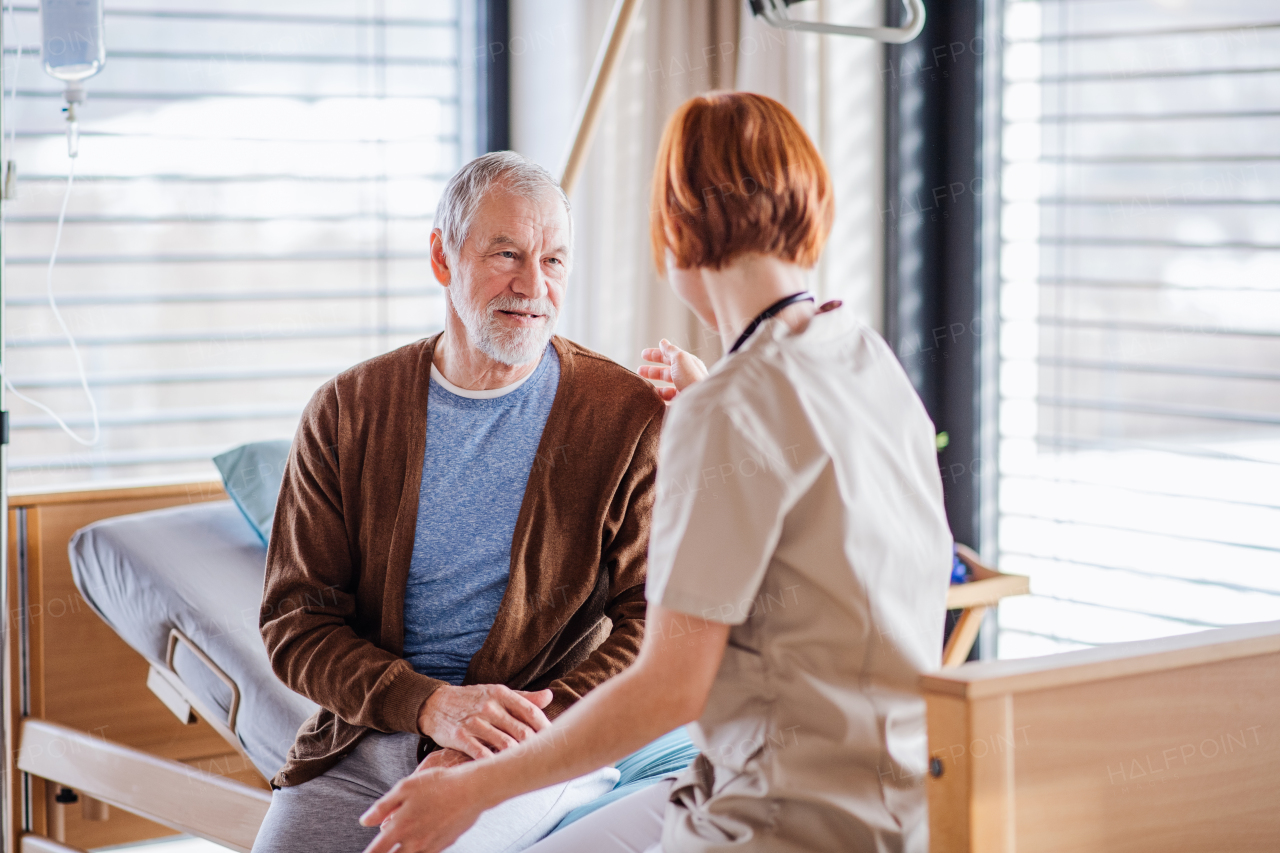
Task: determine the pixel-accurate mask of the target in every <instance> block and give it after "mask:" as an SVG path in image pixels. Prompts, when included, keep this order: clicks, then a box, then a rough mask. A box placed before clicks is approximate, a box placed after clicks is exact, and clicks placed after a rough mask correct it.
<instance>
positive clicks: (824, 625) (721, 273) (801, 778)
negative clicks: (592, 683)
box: [361, 92, 951, 853]
mask: <svg viewBox="0 0 1280 853" xmlns="http://www.w3.org/2000/svg"><path fill="white" fill-rule="evenodd" d="M831 196H832V190H831V184H830V180H829V178H828V176H827V170H826V167H825V166H824V164H823V162H822V159H821V157H820V156H819V155H818V152H817V151H816V150H815V148H814V146H813V144H812V142H810V140H809V138H808V137H807V136H806V135H805V132H804V130H803V129H802V128H801V127H800V124H799V123H798V122H797V121H796V119H795V117H794V116H792V115H791V114H790V113H789V112H788V111H787V110H786V108H785V107H783V106H782V105H781V104H779V103H777V102H776V101H773V100H771V99H769V98H766V97H763V96H760V95H753V94H747V93H738V92H735V93H715V94H710V95H707V96H704V97H697V98H694V99H692V100H690V101H689V102H687V103H686V104H684V105H683V106H682V107H680V109H679V110H677V111H676V113H675V115H674V116H672V118H671V120H670V122H669V123H668V124H667V127H666V130H665V133H664V136H663V139H662V144H661V148H660V151H659V154H658V161H657V166H656V169H655V174H654V184H653V210H654V220H653V234H652V239H653V248H654V253H655V255H656V257H657V258H658V259H660V260H662V261H665V266H666V269H667V274H668V277H669V279H670V282H671V285H672V287H674V288H675V291H676V293H677V294H678V295H679V296H680V298H681V299H682V300H683V301H684V302H685V303H687V304H688V305H689V307H690V308H691V309H693V311H694V312H695V313H696V314H697V315H698V317H699V318H701V319H702V321H703V322H704V323H706V324H707V325H708V326H709V327H711V328H713V329H716V330H718V332H719V334H720V336H721V340H722V341H725V342H728V343H729V347H728V348H727V349H728V352H727V354H726V355H725V356H724V358H723V359H721V360H720V361H719V362H717V363H716V364H715V366H714V368H713V369H712V370H711V371H710V373H709V375H706V377H705V378H701V379H700V381H696V382H693V381H692V380H697V379H699V378H700V375H701V373H702V371H701V370H700V364H699V363H698V362H696V360H694V359H693V358H692V357H691V356H689V355H687V354H685V353H682V352H680V351H679V350H677V349H676V348H674V347H672V346H670V345H669V344H666V342H663V347H662V349H661V351H660V354H659V353H658V352H655V351H653V350H649V351H647V352H646V354H645V355H646V357H647V358H649V359H650V360H655V361H656V360H659V355H660V360H661V361H662V362H663V363H664V365H663V366H651V367H648V368H647V369H646V371H645V372H646V373H647V374H648V375H649V376H650V378H672V379H675V380H676V383H675V384H676V389H677V391H678V393H676V392H673V391H672V390H671V389H668V393H667V394H666V396H668V397H674V399H673V401H672V403H671V407H670V411H669V412H668V413H667V419H666V424H665V426H664V429H663V433H662V448H661V453H660V456H659V459H660V462H659V467H658V499H657V503H656V505H655V507H654V511H653V512H654V518H653V527H652V533H651V535H652V539H651V541H650V545H649V578H648V584H647V588H646V589H647V597H648V600H649V613H648V621H647V631H646V636H645V639H644V645H643V647H642V649H641V651H640V654H639V657H638V658H637V660H636V662H635V663H634V664H633V665H632V666H631V668H630V669H629V670H627V671H626V672H624V673H622V674H621V675H618V676H617V677H615V678H613V679H612V680H610V681H608V682H606V683H605V684H603V685H602V686H600V687H597V688H596V689H595V690H594V691H593V692H592V693H591V694H589V695H588V696H587V697H586V698H585V699H583V700H582V701H581V702H579V703H578V704H576V705H575V706H574V707H573V708H572V709H570V710H569V711H567V712H566V713H565V714H564V715H563V716H561V717H559V718H558V719H557V720H556V721H555V723H554V725H553V726H552V727H551V728H549V729H547V730H546V731H544V732H542V733H540V734H538V735H537V736H535V737H533V738H531V739H529V740H527V741H525V742H524V743H522V744H520V745H518V746H512V747H510V748H508V749H506V750H505V751H503V752H500V753H498V754H497V755H495V756H493V757H491V758H486V759H484V760H481V761H476V762H471V763H467V764H462V765H459V766H456V767H452V768H439V767H437V768H432V767H429V766H427V767H424V768H421V769H420V770H419V771H418V772H417V773H415V774H414V775H412V776H410V777H408V778H407V779H405V780H403V781H401V782H400V783H399V784H397V785H396V786H395V788H393V789H392V790H391V791H390V792H389V793H388V794H387V795H386V796H385V797H383V798H382V799H381V800H380V801H378V803H376V804H375V805H374V806H373V808H371V809H370V810H369V811H368V812H367V813H366V814H365V815H364V816H363V817H362V818H361V821H362V823H364V824H365V825H368V826H372V825H375V824H381V826H382V832H381V833H380V834H379V836H378V838H377V839H376V840H375V841H374V842H373V843H372V844H371V845H370V846H369V848H368V853H390V851H392V850H393V849H396V848H397V845H398V853H419V851H428V852H429V853H434V852H435V851H439V850H443V849H444V848H446V847H448V846H449V845H450V843H452V842H453V841H454V840H455V839H457V838H458V837H459V836H460V835H461V833H462V832H463V831H464V830H466V829H467V828H468V827H469V826H470V825H471V823H472V822H473V821H474V820H475V819H476V817H477V816H478V815H479V814H480V812H481V811H483V810H484V809H486V808H489V807H491V806H493V805H495V804H497V803H499V802H502V801H503V800H505V799H507V798H509V797H513V796H515V795H517V794H520V793H523V792H525V791H531V790H535V789H538V788H542V787H544V786H547V785H550V784H552V783H555V782H559V781H563V780H566V779H572V778H574V777H576V776H580V775H582V774H583V773H587V772H589V771H591V770H593V769H595V768H597V767H600V766H602V765H605V764H607V763H609V762H611V761H614V760H616V759H618V758H620V757H622V756H624V755H626V754H628V753H629V752H631V751H633V750H636V749H638V748H639V747H641V746H643V745H644V744H646V743H648V742H650V741H652V740H653V739H654V738H656V737H658V736H659V735H662V734H664V733H665V732H667V731H669V730H671V729H673V728H675V727H676V726H679V725H681V724H684V723H689V722H691V721H696V722H694V723H693V725H692V726H691V727H690V730H691V735H692V736H693V739H694V742H695V743H696V744H697V745H698V746H699V748H700V749H701V755H700V756H699V758H698V759H696V760H695V761H694V763H693V764H692V765H690V767H689V768H688V770H686V771H685V772H684V774H683V775H681V776H680V777H679V778H677V779H675V780H674V781H665V782H662V783H660V784H658V785H656V786H654V787H652V788H649V789H646V790H643V791H640V792H639V793H636V794H633V795H631V796H629V797H626V798H623V799H621V800H618V801H616V802H614V803H612V804H610V805H608V806H605V807H604V808H603V809H601V810H599V811H597V812H595V813H593V814H592V815H589V816H588V817H586V818H584V819H582V820H580V821H578V822H577V823H574V824H572V825H570V826H569V827H567V828H566V829H564V830H562V831H560V832H557V833H555V834H553V835H551V836H549V837H548V838H546V839H545V840H543V841H541V842H539V843H538V844H536V845H534V846H533V847H532V848H529V849H530V853H567V851H580V853H610V851H634V853H640V852H641V851H652V853H656V852H657V851H659V850H661V851H665V852H666V853H695V851H696V852H697V853H709V851H740V853H747V851H751V853H757V851H760V852H761V853H763V851H768V853H781V851H796V852H797V853H799V851H806V852H807V853H811V852H812V851H840V853H848V851H921V853H923V851H925V850H926V849H927V831H928V830H927V824H928V821H927V819H926V811H925V795H924V772H925V768H926V759H927V756H926V752H927V745H926V737H925V719H924V718H925V706H924V701H923V699H922V697H921V695H920V692H919V689H918V687H917V679H918V676H919V675H920V674H921V673H922V672H924V671H926V670H930V669H934V668H936V667H938V665H939V663H940V654H941V644H942V632H943V620H944V615H945V603H946V593H947V585H948V581H949V567H950V564H951V536H950V533H949V531H948V528H947V524H946V520H945V517H944V514H943V507H942V486H941V482H940V478H939V474H938V468H937V460H936V456H935V449H934V430H933V425H932V423H930V421H929V418H928V416H927V415H926V414H925V411H924V408H923V406H922V405H921V403H920V400H919V399H918V398H917V397H916V395H915V393H914V391H913V390H912V388H911V385H910V383H909V382H908V380H907V377H906V375H905V373H904V372H903V370H902V368H901V367H900V366H899V364H898V362H897V361H896V360H895V358H894V356H893V354H892V352H890V350H889V348H888V346H887V345H886V344H885V342H884V341H883V340H882V339H881V338H880V337H879V336H878V335H876V334H875V332H873V331H871V330H870V329H868V328H867V327H865V326H863V325H861V324H860V323H859V322H858V321H857V320H855V319H854V318H853V317H852V316H851V315H850V312H849V311H848V309H842V308H840V307H839V303H834V302H829V303H827V304H826V305H823V306H821V307H815V304H814V302H813V298H812V297H811V296H810V295H809V294H808V293H807V292H806V291H805V287H804V282H805V273H806V271H807V270H808V269H810V268H812V267H813V265H814V264H815V263H817V261H818V255H819V252H820V251H821V248H822V245H823V243H824V241H825V240H826V237H827V234H828V232H829V230H830V227H831V220H832V216H833V210H832V204H833V202H832V197H831ZM681 385H684V386H685V387H684V390H678V389H679V388H680V386H681ZM533 652H534V650H532V649H531V650H530V653H531V654H532V653H533ZM424 764H427V765H429V764H430V759H428V760H427V762H424Z"/></svg>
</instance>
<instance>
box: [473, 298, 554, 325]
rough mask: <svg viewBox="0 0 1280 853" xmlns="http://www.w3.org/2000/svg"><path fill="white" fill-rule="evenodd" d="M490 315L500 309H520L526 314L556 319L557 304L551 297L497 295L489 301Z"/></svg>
mask: <svg viewBox="0 0 1280 853" xmlns="http://www.w3.org/2000/svg"><path fill="white" fill-rule="evenodd" d="M488 310H489V315H490V316H492V315H493V314H494V313H496V312H498V311H519V312H522V313H525V314H537V315H539V316H542V317H546V318H547V319H548V320H551V321H554V320H555V319H556V314H557V312H556V306H555V305H553V304H552V303H551V300H550V299H547V298H546V297H542V298H541V299H522V298H521V297H519V296H505V295H504V296H495V297H494V298H493V299H492V300H490V301H489V309H488Z"/></svg>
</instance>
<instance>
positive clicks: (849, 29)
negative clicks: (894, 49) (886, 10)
mask: <svg viewBox="0 0 1280 853" xmlns="http://www.w3.org/2000/svg"><path fill="white" fill-rule="evenodd" d="M794 2H798V0H791V2H787V0H751V11H752V12H754V13H755V14H757V15H759V16H760V17H762V18H764V19H765V21H767V22H768V23H769V24H771V25H772V26H775V27H777V28H779V29H782V30H803V31H805V32H810V33H825V34H827V35H834V36H861V37H862V38H869V39H872V40H874V41H878V42H884V43H885V44H906V43H907V42H909V41H911V40H912V39H914V38H915V37H916V36H918V35H920V31H921V30H923V29H924V2H923V0H902V5H903V6H905V7H906V9H907V20H906V21H905V22H904V23H903V24H902V26H900V27H853V26H847V25H845V24H825V23H822V22H820V21H797V20H794V19H792V18H791V17H790V16H789V15H788V14H787V6H789V5H791V3H794Z"/></svg>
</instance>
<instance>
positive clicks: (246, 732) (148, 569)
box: [69, 501, 316, 779]
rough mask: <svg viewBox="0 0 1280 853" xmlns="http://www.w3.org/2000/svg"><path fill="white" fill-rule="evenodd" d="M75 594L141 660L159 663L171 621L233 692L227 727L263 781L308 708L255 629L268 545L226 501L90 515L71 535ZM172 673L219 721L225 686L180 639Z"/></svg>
mask: <svg viewBox="0 0 1280 853" xmlns="http://www.w3.org/2000/svg"><path fill="white" fill-rule="evenodd" d="M69 550H70V555H71V571H72V574H73V575H74V577H75V582H76V586H77V587H78V588H79V589H80V593H81V594H82V595H83V596H84V597H85V600H86V601H88V602H89V604H90V606H92V607H93V609H94V610H95V611H97V613H98V615H100V616H101V617H102V618H103V619H104V620H105V621H106V623H107V624H108V625H110V626H111V627H112V629H114V630H115V632H116V633H117V634H119V635H120V636H121V637H122V638H123V639H124V641H125V642H126V643H128V644H129V645H130V646H132V647H133V648H134V649H136V650H137V651H138V652H139V653H140V654H141V655H142V656H143V657H145V658H146V659H147V660H149V661H151V662H152V663H153V664H157V665H158V666H160V667H162V668H163V666H164V662H165V654H166V651H167V646H168V641H169V632H170V630H171V629H173V628H178V629H179V630H181V631H182V633H184V634H185V635H186V636H187V637H189V638H190V639H191V640H192V641H193V642H194V643H195V644H196V645H198V646H199V647H200V648H201V649H202V650H203V651H204V653H205V654H206V655H208V656H209V657H210V658H211V659H212V660H213V662H214V663H215V664H217V665H218V666H219V667H220V668H221V669H222V670H223V671H224V672H226V673H227V675H229V676H230V677H231V678H232V680H234V681H235V682H236V684H237V685H238V686H239V689H240V709H239V713H238V714H237V716H236V727H235V734H236V736H237V737H238V738H239V740H240V743H241V745H242V746H243V747H244V751H245V752H246V753H247V754H248V756H249V758H250V759H251V760H252V761H253V763H254V765H255V766H256V767H257V768H258V770H259V771H260V772H261V773H262V774H263V776H265V777H267V778H268V779H269V778H271V777H272V776H273V775H275V772H276V771H277V770H278V769H280V767H281V766H282V765H283V764H284V760H285V755H286V753H287V752H288V750H289V747H290V745H292V743H293V739H294V735H295V734H296V733H297V731H298V727H299V726H300V725H301V724H302V723H303V721H304V720H306V718H307V717H309V716H311V714H312V713H313V712H314V711H315V710H316V706H315V705H314V704H313V703H312V702H310V701H309V700H308V699H306V698H304V697H302V696H300V695H298V694H296V693H294V692H293V691H292V690H290V689H289V688H288V687H285V685H284V684H283V683H282V682H281V681H280V680H279V679H277V678H276V676H275V674H274V673H272V671H271V666H270V664H269V662H268V661H267V652H266V649H265V648H264V647H263V645H262V638H261V636H260V635H259V634H258V610H259V607H260V606H261V603H262V581H263V574H264V571H265V567H266V555H267V549H266V547H265V546H263V545H262V543H261V541H260V540H259V539H258V537H257V535H256V534H255V533H254V532H253V530H251V529H250V527H249V525H248V524H247V523H246V522H245V519H244V516H242V515H241V513H240V510H238V509H237V508H236V506H235V505H234V504H233V503H232V502H231V501H216V502H212V503H200V504H193V505H190V506H182V507H173V508H170V509H161V510H155V511H153V512H144V513H138V514H136V515H126V516H120V517H118V518H110V519H107V520H105V521H99V522H97V523H96V524H91V525H89V526H88V527H86V528H84V529H83V530H80V531H79V532H77V533H76V534H75V536H73V537H72V539H71V544H70V549H69ZM174 670H175V671H176V672H177V673H178V675H179V677H180V678H181V679H182V681H183V682H184V683H185V684H186V686H187V687H188V688H190V689H191V691H192V692H193V693H194V694H195V695H196V697H198V698H199V699H200V701H201V702H203V704H204V706H205V707H206V708H208V709H209V710H210V711H211V712H219V713H221V714H222V715H223V716H222V719H223V721H224V722H225V720H226V714H227V712H228V709H229V706H230V703H231V690H230V689H229V688H228V687H227V686H226V685H225V684H224V683H223V682H222V681H221V680H220V679H219V678H218V677H217V676H216V675H215V674H214V673H213V672H212V671H211V670H210V669H209V668H208V667H207V666H206V665H205V664H204V663H203V662H202V661H201V660H200V659H199V658H198V657H197V656H196V655H195V654H194V653H192V652H191V651H189V650H188V649H187V648H186V646H185V645H183V644H179V645H178V647H177V651H176V653H175V655H174Z"/></svg>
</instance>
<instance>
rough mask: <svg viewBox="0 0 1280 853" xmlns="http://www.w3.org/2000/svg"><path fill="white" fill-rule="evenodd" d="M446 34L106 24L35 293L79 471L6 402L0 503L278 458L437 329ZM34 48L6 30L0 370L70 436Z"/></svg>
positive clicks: (374, 27) (453, 13) (37, 422)
mask: <svg viewBox="0 0 1280 853" xmlns="http://www.w3.org/2000/svg"><path fill="white" fill-rule="evenodd" d="M464 11H465V10H464V9H463V8H462V7H460V5H459V4H458V3H457V2H455V0H417V1H416V2H409V0H316V2H310V3H297V2H288V0H253V2H246V0H234V1H233V2H232V1H230V0H218V2H210V0H203V2H201V0H112V2H109V3H108V4H107V16H106V43H107V64H106V67H105V70H104V71H103V72H102V73H101V74H99V75H98V76H97V77H94V78H91V79H90V80H88V81H87V82H86V84H85V88H86V90H87V92H88V99H87V102H86V103H85V105H84V106H83V108H82V109H81V111H80V127H81V140H80V155H79V158H78V160H77V163H76V172H77V173H76V178H75V184H74V187H73V189H72V195H71V199H70V203H69V206H68V211H67V220H66V226H65V230H64V233H63V237H62V243H61V248H60V250H59V255H58V263H57V266H56V268H55V270H54V277H53V286H54V290H55V292H56V293H57V296H58V302H59V305H60V306H61V308H62V311H63V314H64V315H65V317H66V319H67V322H68V324H69V325H70V327H71V330H72V331H73V332H74V334H75V337H76V340H77V342H78V344H79V346H80V350H81V353H82V354H83V358H84V362H85V367H86V369H87V371H88V378H89V385H90V388H91V389H92V392H93V394H94V397H95V399H96V400H97V404H98V408H99V410H100V412H101V422H102V438H101V441H100V442H99V444H98V445H97V446H94V447H92V448H82V447H79V446H78V445H76V444H75V443H73V442H72V441H71V440H70V439H69V438H67V437H66V436H65V435H63V434H62V432H61V431H60V430H59V429H58V428H57V427H56V426H55V425H54V423H53V421H52V420H51V419H49V418H48V417H47V416H45V415H44V414H42V413H41V412H39V411H38V410H37V409H34V408H32V407H30V406H28V405H27V404H25V403H23V402H22V401H20V400H16V399H14V398H13V397H12V395H10V397H9V398H8V404H9V407H10V408H11V409H12V427H13V438H12V445H11V451H10V456H9V469H10V471H11V479H10V485H11V487H13V488H17V489H21V488H24V487H31V486H44V485H55V484H58V483H65V482H74V481H84V480H89V479H98V480H104V479H121V478H149V477H157V476H165V477H178V476H193V475H212V474H213V473H214V472H213V469H212V467H211V466H210V465H209V463H208V460H209V458H210V457H211V456H212V455H214V454H216V453H218V452H220V451H222V450H225V449H227V448H229V447H231V446H233V445H235V444H238V443H241V442H245V441H252V440H257V439H264V438H277V437H291V436H292V434H293V431H294V428H295V425H296V423H297V418H298V415H299V413H300V411H301V409H302V407H303V406H304V405H305V403H306V402H307V400H308V398H309V397H310V395H311V393H312V392H313V391H314V390H315V388H316V387H318V386H319V385H320V384H321V383H322V382H323V381H324V380H325V379H326V378H328V377H329V376H332V375H333V374H335V373H337V372H338V371H340V370H342V369H344V368H346V367H348V366H350V365H351V364H353V363H355V362H357V361H360V360H362V359H365V358H368V357H370V356H373V355H375V354H377V353H380V352H384V351H386V350H389V349H392V348H394V347H396V346H399V345H402V344H404V343H407V342H409V341H412V340H415V339H417V338H420V337H422V336H424V335H426V334H428V333H430V332H431V331H433V330H435V329H437V328H438V327H439V323H440V322H441V319H442V316H443V300H442V296H441V291H440V289H439V287H438V286H437V285H435V283H434V280H433V279H432V278H431V276H430V269H429V264H428V260H427V259H428V238H429V234H430V230H431V218H432V215H433V213H434V210H435V205H436V200H437V198H438V196H439V194H440V192H441V190H442V189H443V184H444V181H445V180H447V178H448V176H449V175H450V174H451V173H452V172H453V171H454V170H455V169H456V168H457V167H458V165H459V163H460V159H461V157H462V154H461V150H462V148H463V145H462V142H461V139H462V137H463V136H464V135H465V133H464V131H465V125H466V120H467V118H468V116H467V115H466V114H465V113H464V112H463V111H462V109H461V107H460V103H461V99H460V97H459V90H460V88H461V86H462V85H463V83H464V82H465V81H464V80H463V71H464V70H465V69H463V68H462V65H461V64H460V62H459V57H460V55H462V52H461V51H460V50H459V44H460V39H461V32H462V24H460V22H459V15H460V13H462V12H464ZM39 42H40V27H39V18H38V14H37V7H36V5H35V4H32V3H30V2H28V3H27V4H25V5H16V6H15V7H14V9H13V13H12V15H11V16H9V17H7V19H6V21H5V30H4V50H5V83H6V97H7V96H8V94H9V89H11V88H12V87H13V86H14V82H15V76H16V87H17V98H16V101H14V102H10V101H8V100H6V102H5V122H6V127H5V132H6V134H8V133H10V132H14V131H16V144H15V146H14V149H13V151H11V152H10V153H9V154H8V155H7V156H8V157H9V158H10V159H12V160H14V161H15V162H16V166H17V175H18V184H17V194H16V198H15V199H13V200H11V201H6V202H5V203H4V206H5V222H4V231H3V242H4V248H5V254H6V268H5V279H4V294H5V314H6V324H7V336H8V337H7V341H6V343H7V349H6V352H5V368H6V370H7V371H8V372H9V374H10V376H11V378H12V379H13V381H14V383H15V384H16V386H17V388H18V389H19V390H20V391H22V392H23V393H25V394H28V395H31V396H34V397H36V398H37V399H39V400H41V401H42V402H44V403H46V405H49V406H50V407H51V408H53V409H54V410H55V411H56V412H58V413H59V414H60V415H62V416H63V417H65V418H66V419H67V420H68V422H69V423H70V424H71V425H72V426H73V427H74V428H75V429H76V430H77V431H78V432H79V433H80V434H81V435H84V436H88V435H89V434H90V433H91V419H90V416H89V411H88V406H87V402H86V401H85V398H84V396H83V392H82V391H81V389H80V387H79V380H78V378H77V376H76V371H75V366H74V362H73V359H72V356H71V353H70V351H69V349H68V347H67V344H66V340H65V338H64V337H63V335H62V333H61V331H60V330H59V329H58V326H57V324H56V322H55V321H54V319H53V317H52V314H51V312H50V309H49V306H48V304H47V302H46V300H45V272H46V266H47V264H48V261H49V252H50V249H51V248H52V245H53V236H54V223H55V222H56V219H57V214H58V210H59V206H60V205H61V203H62V199H63V193H64V190H65V188H66V184H67V167H68V162H69V161H68V157H67V152H66V143H65V139H64V131H63V118H62V113H61V107H62V101H61V98H62V94H61V86H60V84H59V83H58V81H56V80H54V79H53V78H51V77H49V76H47V75H46V74H44V72H43V70H42V68H41V65H40V61H39ZM19 48H20V49H21V59H20V61H18V62H17V63H15V61H14V60H15V58H16V57H17V55H18V49H19ZM10 123H11V124H10ZM7 141H8V140H7V139H6V142H7Z"/></svg>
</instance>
